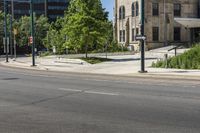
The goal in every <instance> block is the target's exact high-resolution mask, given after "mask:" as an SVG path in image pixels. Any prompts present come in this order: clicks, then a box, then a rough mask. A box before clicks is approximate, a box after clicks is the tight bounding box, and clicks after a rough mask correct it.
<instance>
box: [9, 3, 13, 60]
mask: <svg viewBox="0 0 200 133" xmlns="http://www.w3.org/2000/svg"><path fill="white" fill-rule="evenodd" d="M12 4H13V0H12V1H11V4H10V5H11V6H10V14H11V16H10V55H11V58H12V57H13V39H12V35H13V30H12V29H13V26H12V21H13V18H12V15H13V14H12V8H13V7H12V6H13V5H12Z"/></svg>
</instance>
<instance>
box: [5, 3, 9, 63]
mask: <svg viewBox="0 0 200 133" xmlns="http://www.w3.org/2000/svg"><path fill="white" fill-rule="evenodd" d="M4 32H5V52H6V62H7V63H8V46H7V45H8V44H7V2H6V0H4Z"/></svg>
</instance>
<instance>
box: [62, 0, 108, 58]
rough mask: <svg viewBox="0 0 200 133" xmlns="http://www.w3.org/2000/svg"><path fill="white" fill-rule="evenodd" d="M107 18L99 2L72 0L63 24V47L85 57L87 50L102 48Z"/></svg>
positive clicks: (105, 37)
mask: <svg viewBox="0 0 200 133" xmlns="http://www.w3.org/2000/svg"><path fill="white" fill-rule="evenodd" d="M107 16H108V14H107V12H105V10H104V9H103V8H102V4H101V1H100V0H72V1H71V2H70V6H69V8H68V11H67V12H66V14H65V17H64V22H63V30H62V34H64V35H66V36H67V40H66V42H65V45H66V46H67V47H69V49H73V50H74V51H76V52H77V53H78V52H85V53H86V56H87V52H88V50H94V48H99V47H103V46H104V44H105V42H106V40H107V34H106V33H107V31H108V27H109V21H108V19H107Z"/></svg>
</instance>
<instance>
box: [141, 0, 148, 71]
mask: <svg viewBox="0 0 200 133" xmlns="http://www.w3.org/2000/svg"><path fill="white" fill-rule="evenodd" d="M141 36H144V0H141ZM144 41H145V40H144V39H142V40H141V46H140V47H141V70H140V71H139V72H140V73H146V72H147V71H145V46H144V45H145V44H144Z"/></svg>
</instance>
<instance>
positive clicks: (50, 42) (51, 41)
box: [43, 18, 65, 54]
mask: <svg viewBox="0 0 200 133" xmlns="http://www.w3.org/2000/svg"><path fill="white" fill-rule="evenodd" d="M62 22H63V19H62V18H57V21H56V22H52V23H51V25H50V26H49V29H48V33H47V36H46V38H44V40H43V42H44V44H45V47H46V48H48V49H49V50H53V48H54V47H55V48H56V53H57V54H62V53H63V52H64V50H65V47H64V45H63V44H64V41H65V36H64V35H63V34H61V32H60V31H61V29H62Z"/></svg>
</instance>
